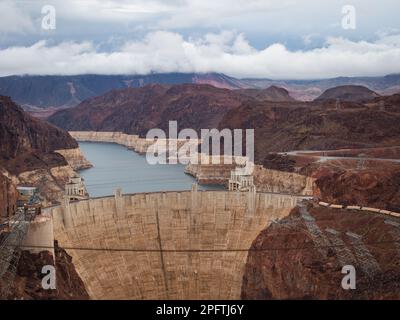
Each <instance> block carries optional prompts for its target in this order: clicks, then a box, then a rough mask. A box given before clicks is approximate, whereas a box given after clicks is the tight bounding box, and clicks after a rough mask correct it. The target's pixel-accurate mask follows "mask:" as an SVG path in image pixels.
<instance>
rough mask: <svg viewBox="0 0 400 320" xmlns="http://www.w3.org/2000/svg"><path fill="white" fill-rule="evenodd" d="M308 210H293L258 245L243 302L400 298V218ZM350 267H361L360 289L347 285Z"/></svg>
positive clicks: (358, 271)
mask: <svg viewBox="0 0 400 320" xmlns="http://www.w3.org/2000/svg"><path fill="white" fill-rule="evenodd" d="M302 210H304V209H302ZM302 210H300V209H298V208H297V209H294V210H292V212H291V214H290V215H289V216H288V217H286V218H283V219H282V220H280V221H279V222H277V223H274V224H272V225H271V226H269V227H268V228H266V229H265V230H263V231H262V232H261V233H260V234H259V235H258V237H257V238H256V240H255V241H254V242H253V244H252V246H251V249H250V252H249V255H248V259H247V263H246V271H245V275H244V277H243V284H242V293H241V297H242V298H243V299H378V300H380V299H400V265H399V258H400V247H399V246H398V245H397V243H396V242H394V240H395V239H398V238H396V237H398V236H399V235H400V230H399V228H398V223H399V222H400V220H399V219H397V220H395V219H396V218H390V219H388V218H387V217H386V216H384V215H379V214H372V213H368V214H366V213H363V212H357V211H348V210H339V209H329V208H322V207H309V208H308V209H305V211H302ZM389 221H391V222H390V223H388V222H389ZM396 221H397V222H396ZM396 223H397V226H396ZM344 265H353V266H354V267H355V270H356V289H355V290H344V289H343V287H342V285H341V284H342V279H343V277H344V276H345V274H342V273H341V271H342V268H343V266H344Z"/></svg>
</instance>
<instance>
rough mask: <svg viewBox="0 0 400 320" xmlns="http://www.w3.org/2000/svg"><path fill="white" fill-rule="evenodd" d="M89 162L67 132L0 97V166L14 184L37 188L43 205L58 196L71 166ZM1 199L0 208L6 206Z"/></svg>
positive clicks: (77, 166) (71, 172) (78, 166)
mask: <svg viewBox="0 0 400 320" xmlns="http://www.w3.org/2000/svg"><path fill="white" fill-rule="evenodd" d="M89 165H90V164H89V162H88V161H87V160H86V159H85V157H84V156H83V155H82V153H81V152H80V150H79V148H78V143H77V142H76V141H75V140H74V139H73V138H72V137H71V136H70V135H69V134H68V132H65V131H63V130H62V129H59V128H57V127H55V126H53V125H51V124H49V123H47V122H44V121H41V120H38V119H35V118H33V117H32V116H30V115H28V114H27V113H26V112H24V111H23V110H22V109H21V108H20V107H19V106H17V105H16V104H15V103H14V102H12V101H11V99H10V98H8V97H4V96H0V169H1V170H2V172H3V173H4V175H6V176H7V177H8V179H9V180H10V181H11V183H12V184H13V185H14V186H15V185H17V184H18V183H20V184H27V185H32V186H36V187H39V190H40V192H41V195H42V197H43V199H44V200H45V201H44V203H45V204H46V203H48V202H51V201H54V200H59V199H60V196H62V192H63V190H64V184H65V183H66V182H67V180H68V177H69V176H71V175H73V174H74V172H73V169H81V168H85V167H88V166H89ZM3 180H4V179H3ZM4 181H5V180H4ZM2 198H3V199H5V197H2ZM14 200H15V199H14ZM4 201H6V200H3V201H0V207H5V206H7V207H9V206H10V204H6V202H7V201H6V202H4Z"/></svg>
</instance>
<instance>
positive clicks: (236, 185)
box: [229, 170, 255, 191]
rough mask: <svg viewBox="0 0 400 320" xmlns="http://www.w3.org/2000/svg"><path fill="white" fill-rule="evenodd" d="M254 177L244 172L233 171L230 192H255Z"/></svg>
mask: <svg viewBox="0 0 400 320" xmlns="http://www.w3.org/2000/svg"><path fill="white" fill-rule="evenodd" d="M254 190H255V185H254V177H253V175H251V174H245V173H243V171H242V170H232V171H231V178H230V179H229V191H254Z"/></svg>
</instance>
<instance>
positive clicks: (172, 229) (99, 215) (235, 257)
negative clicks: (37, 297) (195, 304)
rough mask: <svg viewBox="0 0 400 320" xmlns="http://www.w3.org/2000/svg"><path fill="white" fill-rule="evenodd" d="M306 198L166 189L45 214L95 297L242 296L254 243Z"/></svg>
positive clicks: (187, 297)
mask: <svg viewBox="0 0 400 320" xmlns="http://www.w3.org/2000/svg"><path fill="white" fill-rule="evenodd" d="M300 200H301V198H299V197H293V196H286V195H276V194H266V193H257V194H254V193H237V192H226V191H202V192H199V191H192V192H190V191H185V192H165V193H149V194H133V195H124V196H118V195H117V196H115V197H114V196H112V197H105V198H96V199H90V200H85V201H79V202H73V203H70V204H69V205H64V206H59V207H52V208H48V209H46V212H45V214H51V215H52V216H53V225H54V238H55V239H56V240H58V241H59V244H60V246H61V247H64V248H66V251H67V252H68V253H69V254H70V255H71V256H72V257H73V263H74V265H75V267H76V269H77V271H78V273H79V275H80V276H81V278H82V280H83V281H84V283H85V285H86V287H87V290H88V292H89V294H90V296H91V298H93V299H238V298H240V291H241V285H242V277H243V272H244V266H245V263H246V258H247V250H248V249H249V248H250V245H251V243H252V242H253V240H254V239H255V238H256V237H257V235H258V234H259V232H260V231H261V230H262V229H264V228H265V227H266V226H267V225H268V224H269V222H270V221H271V220H272V219H277V218H281V217H284V216H286V215H287V214H288V213H289V211H290V210H291V209H292V208H293V207H294V206H295V205H296V204H297V203H298V202H299V201H300ZM98 249H101V250H98ZM103 249H109V250H103ZM237 249H240V250H239V251H235V250H237ZM224 250H228V251H224Z"/></svg>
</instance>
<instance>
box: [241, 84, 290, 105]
mask: <svg viewBox="0 0 400 320" xmlns="http://www.w3.org/2000/svg"><path fill="white" fill-rule="evenodd" d="M237 92H239V93H240V94H242V95H244V96H247V97H252V98H255V99H257V100H265V101H274V102H283V101H286V102H288V101H289V102H291V101H295V99H293V98H292V97H291V96H290V94H289V91H287V90H286V89H284V88H279V87H276V86H270V87H268V88H266V89H262V90H257V89H240V90H237Z"/></svg>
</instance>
